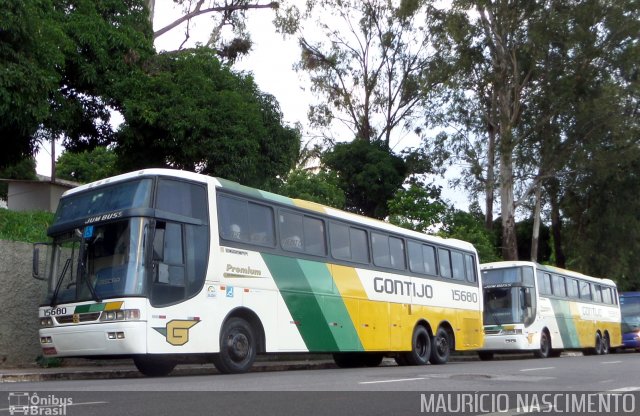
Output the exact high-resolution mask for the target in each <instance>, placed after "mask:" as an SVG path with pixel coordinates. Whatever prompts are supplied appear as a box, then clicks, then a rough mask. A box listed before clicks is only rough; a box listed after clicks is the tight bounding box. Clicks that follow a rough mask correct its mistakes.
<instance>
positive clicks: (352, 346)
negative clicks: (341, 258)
mask: <svg viewBox="0 0 640 416" xmlns="http://www.w3.org/2000/svg"><path fill="white" fill-rule="evenodd" d="M298 264H299V265H300V268H301V269H302V271H303V273H304V276H305V277H306V279H307V282H308V283H309V286H310V287H311V290H312V291H313V293H315V294H316V298H317V299H318V301H319V305H320V309H321V310H322V314H323V315H324V317H325V322H327V325H328V326H329V330H330V331H331V332H332V334H333V339H334V340H335V341H336V344H337V346H338V349H339V350H340V351H364V347H363V346H362V343H361V342H360V338H359V337H358V331H357V330H356V328H355V326H354V325H353V322H352V321H351V316H350V315H349V311H348V310H347V307H346V305H345V304H344V301H343V300H342V296H340V294H339V292H338V290H337V288H336V287H335V284H334V282H333V276H332V275H331V273H330V272H329V266H328V265H327V264H326V263H320V262H317V261H308V260H298Z"/></svg>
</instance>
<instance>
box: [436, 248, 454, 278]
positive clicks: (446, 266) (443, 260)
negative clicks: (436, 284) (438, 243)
mask: <svg viewBox="0 0 640 416" xmlns="http://www.w3.org/2000/svg"><path fill="white" fill-rule="evenodd" d="M438 263H439V264H440V276H442V277H449V278H451V277H452V274H451V253H450V251H449V250H446V249H443V248H440V249H438Z"/></svg>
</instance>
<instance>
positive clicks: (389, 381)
mask: <svg viewBox="0 0 640 416" xmlns="http://www.w3.org/2000/svg"><path fill="white" fill-rule="evenodd" d="M424 379H425V378H424V377H416V378H398V379H395V380H377V381H361V382H359V383H358V384H376V383H397V382H401V381H416V380H424Z"/></svg>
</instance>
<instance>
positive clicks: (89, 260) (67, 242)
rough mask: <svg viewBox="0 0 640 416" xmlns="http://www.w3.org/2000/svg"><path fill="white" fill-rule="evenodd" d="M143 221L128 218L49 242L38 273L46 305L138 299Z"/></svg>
mask: <svg viewBox="0 0 640 416" xmlns="http://www.w3.org/2000/svg"><path fill="white" fill-rule="evenodd" d="M148 222H149V220H147V219H143V218H132V219H127V220H121V221H116V222H111V223H107V224H101V225H95V226H94V225H89V226H86V227H84V228H83V229H76V230H74V231H72V232H68V233H65V234H62V235H59V236H57V237H54V241H53V243H52V244H50V245H48V248H49V253H48V255H47V262H46V266H45V270H44V275H45V276H46V277H47V279H48V281H49V285H48V286H49V290H48V293H47V298H46V302H47V303H50V304H52V305H55V304H61V303H68V302H78V301H86V300H95V301H100V300H102V299H105V298H114V297H122V296H144V295H145V294H146V293H147V288H146V286H147V283H146V282H147V273H146V267H145V257H146V256H145V246H146V243H145V240H146V239H147V233H148V228H149V227H148Z"/></svg>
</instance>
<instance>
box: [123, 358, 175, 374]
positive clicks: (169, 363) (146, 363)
mask: <svg viewBox="0 0 640 416" xmlns="http://www.w3.org/2000/svg"><path fill="white" fill-rule="evenodd" d="M133 363H134V364H135V365H136V368H137V369H138V371H140V372H141V373H142V374H144V375H145V376H147V377H164V376H166V375H168V374H169V373H170V372H172V371H173V369H174V368H175V367H176V364H177V363H176V362H175V361H173V360H170V359H168V358H164V357H157V356H153V355H137V356H135V357H133Z"/></svg>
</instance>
